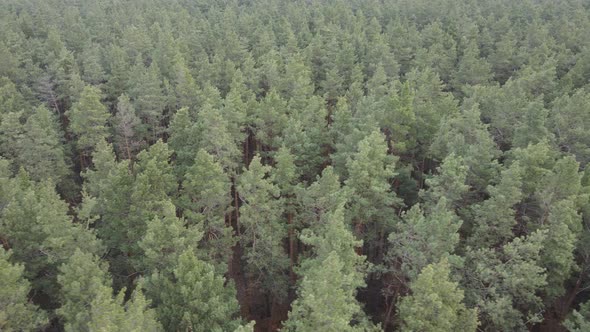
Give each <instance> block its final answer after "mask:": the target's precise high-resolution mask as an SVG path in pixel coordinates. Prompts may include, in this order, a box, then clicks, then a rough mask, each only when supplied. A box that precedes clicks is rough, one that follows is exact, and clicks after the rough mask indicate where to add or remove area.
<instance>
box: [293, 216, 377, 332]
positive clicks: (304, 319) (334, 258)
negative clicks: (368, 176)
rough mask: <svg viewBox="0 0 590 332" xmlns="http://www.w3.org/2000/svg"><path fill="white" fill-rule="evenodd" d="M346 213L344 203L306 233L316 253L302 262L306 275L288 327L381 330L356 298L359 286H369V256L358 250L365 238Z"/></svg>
mask: <svg viewBox="0 0 590 332" xmlns="http://www.w3.org/2000/svg"><path fill="white" fill-rule="evenodd" d="M343 213H344V209H343V207H342V205H340V207H338V208H337V209H336V210H335V211H333V212H331V213H329V214H327V215H326V216H325V217H324V218H323V219H324V220H323V227H322V228H321V231H318V232H317V233H316V232H311V231H308V232H305V231H304V233H303V234H302V236H301V240H302V242H304V243H305V244H307V245H312V246H313V247H314V250H313V251H314V255H313V256H312V257H311V258H308V259H307V260H304V261H303V263H302V266H301V272H300V273H301V274H302V276H303V279H302V281H301V283H300V285H299V286H298V290H297V295H298V297H297V299H296V300H295V302H294V303H293V304H292V306H291V308H292V309H291V311H290V312H289V319H288V320H287V321H286V322H285V324H284V328H283V330H284V331H317V330H322V331H373V330H377V328H376V327H375V326H374V325H372V324H371V323H370V322H368V320H367V318H366V317H365V316H364V312H363V311H362V308H361V306H360V303H359V302H358V301H357V300H356V299H355V295H356V293H357V289H358V288H359V287H364V286H365V280H364V278H365V273H366V268H367V265H366V263H365V256H359V255H357V254H356V252H355V248H356V247H358V246H360V245H361V242H360V241H357V240H355V239H354V236H353V235H352V233H351V232H350V231H349V230H348V229H347V227H346V226H345V224H344V214H343ZM353 322H354V323H353Z"/></svg>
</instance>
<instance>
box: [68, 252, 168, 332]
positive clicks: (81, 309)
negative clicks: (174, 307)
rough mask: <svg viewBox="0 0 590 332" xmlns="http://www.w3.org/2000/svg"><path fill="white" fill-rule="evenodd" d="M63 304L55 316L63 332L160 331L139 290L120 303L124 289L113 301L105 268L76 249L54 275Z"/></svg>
mask: <svg viewBox="0 0 590 332" xmlns="http://www.w3.org/2000/svg"><path fill="white" fill-rule="evenodd" d="M58 280H59V283H60V285H61V288H62V293H61V294H62V301H63V305H62V307H61V308H59V309H58V310H57V313H58V314H59V315H60V317H61V318H63V319H64V321H65V324H64V327H65V331H99V330H100V331H103V330H108V331H115V332H123V331H138V332H139V331H150V332H158V331H162V328H161V326H160V324H159V323H158V322H157V321H156V319H155V313H154V310H153V309H149V308H148V306H149V303H148V302H147V301H146V300H145V298H144V297H143V294H142V293H141V291H138V290H136V291H134V292H133V294H132V296H131V300H130V301H128V302H127V303H125V304H124V303H123V298H124V294H125V289H123V290H122V291H121V292H119V294H118V295H117V296H115V297H114V298H113V290H112V289H111V287H110V284H111V281H110V278H109V275H108V272H107V266H106V265H105V264H104V263H102V262H100V260H99V258H98V257H96V256H94V255H91V254H85V253H82V252H81V251H79V250H76V251H75V252H74V253H73V255H72V256H71V257H70V259H69V260H68V262H67V263H65V264H63V265H62V266H61V268H60V275H59V276H58Z"/></svg>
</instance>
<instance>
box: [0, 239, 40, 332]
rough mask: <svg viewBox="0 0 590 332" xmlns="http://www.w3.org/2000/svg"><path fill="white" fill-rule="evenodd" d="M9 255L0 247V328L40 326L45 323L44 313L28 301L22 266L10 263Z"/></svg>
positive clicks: (18, 329)
mask: <svg viewBox="0 0 590 332" xmlns="http://www.w3.org/2000/svg"><path fill="white" fill-rule="evenodd" d="M10 255H11V254H10V251H5V250H4V249H0V298H1V299H2V300H0V328H1V329H2V331H8V332H12V331H22V330H36V329H39V328H42V327H43V326H44V325H45V324H47V317H46V314H45V313H44V312H43V311H41V310H39V309H38V308H37V306H36V305H34V304H32V303H30V302H29V299H28V294H29V291H30V285H29V282H28V281H27V280H26V279H25V278H24V277H23V272H24V267H23V266H22V265H20V264H11V263H10V261H9V259H10Z"/></svg>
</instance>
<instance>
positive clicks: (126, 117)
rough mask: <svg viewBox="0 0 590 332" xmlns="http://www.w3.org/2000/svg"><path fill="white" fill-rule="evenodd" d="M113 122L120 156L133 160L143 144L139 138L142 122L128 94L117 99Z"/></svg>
mask: <svg viewBox="0 0 590 332" xmlns="http://www.w3.org/2000/svg"><path fill="white" fill-rule="evenodd" d="M113 122H114V126H113V127H114V131H115V142H116V143H117V147H118V149H117V150H118V152H119V156H124V157H125V158H126V159H129V160H132V159H133V158H134V157H135V155H136V153H137V150H139V148H140V147H141V145H142V143H143V142H142V141H141V138H140V137H139V129H140V128H139V127H140V125H141V120H140V119H139V117H137V115H136V114H135V109H134V108H133V105H132V104H131V101H130V99H129V97H128V96H127V95H126V94H122V95H121V96H119V98H118V99H117V114H116V115H115V117H114V119H113Z"/></svg>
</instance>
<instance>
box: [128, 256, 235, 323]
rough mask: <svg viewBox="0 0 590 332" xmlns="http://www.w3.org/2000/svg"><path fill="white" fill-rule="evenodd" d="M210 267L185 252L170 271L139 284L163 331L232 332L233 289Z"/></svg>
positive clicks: (233, 318)
mask: <svg viewBox="0 0 590 332" xmlns="http://www.w3.org/2000/svg"><path fill="white" fill-rule="evenodd" d="M225 283H226V280H225V278H223V277H220V276H218V275H216V274H215V272H214V269H213V266H212V265H210V264H207V263H205V262H203V261H201V260H199V259H197V258H196V257H195V256H194V254H193V253H191V252H190V251H186V252H184V253H181V254H180V255H179V256H178V259H177V262H176V263H175V264H174V265H173V268H172V270H171V273H170V272H158V271H156V272H154V273H153V274H152V275H150V276H149V277H147V278H146V279H144V280H142V281H141V283H140V285H141V287H142V288H144V289H146V294H147V295H148V296H149V297H150V298H152V300H153V304H154V306H155V307H156V312H157V313H158V318H159V320H160V321H161V322H162V325H163V326H164V328H165V330H166V331H178V330H183V331H184V330H191V331H233V330H234V329H236V328H237V327H238V325H239V324H240V321H239V319H237V312H238V302H237V300H236V293H235V290H234V289H233V286H231V285H228V286H226V285H225Z"/></svg>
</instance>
